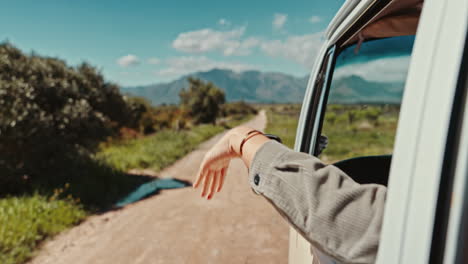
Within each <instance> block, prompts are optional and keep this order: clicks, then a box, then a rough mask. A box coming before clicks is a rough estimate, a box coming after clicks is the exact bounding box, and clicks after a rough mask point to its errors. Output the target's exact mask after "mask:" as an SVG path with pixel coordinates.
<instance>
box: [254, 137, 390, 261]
mask: <svg viewBox="0 0 468 264" xmlns="http://www.w3.org/2000/svg"><path fill="white" fill-rule="evenodd" d="M249 177H250V184H251V187H252V189H253V190H254V192H256V193H257V194H260V195H262V196H264V197H265V198H266V199H267V200H268V201H269V202H270V203H271V204H272V205H273V206H274V207H275V208H276V210H278V212H279V213H280V214H281V215H282V216H283V217H284V218H285V219H286V220H287V221H288V222H289V223H290V224H291V225H292V226H293V227H294V228H295V229H296V230H297V231H298V232H299V233H300V234H301V235H302V236H304V238H306V239H307V240H308V241H309V242H310V243H311V244H312V246H314V247H315V248H317V249H319V250H321V251H322V252H324V253H326V254H328V255H330V256H331V257H333V258H335V259H336V260H338V261H340V262H343V263H374V262H375V258H376V255H377V249H378V244H379V237H380V230H381V225H382V217H383V210H384V204H385V196H386V188H385V187H384V186H382V185H377V184H362V185H361V184H358V183H356V182H354V181H353V180H352V179H351V178H350V177H349V176H347V175H346V174H345V173H344V172H343V171H341V170H340V169H338V168H337V167H335V166H332V165H325V164H324V163H322V162H321V161H320V160H319V159H317V158H315V157H313V156H311V155H308V154H305V153H299V152H295V151H293V150H290V149H289V148H287V147H285V146H283V145H281V144H279V143H277V142H275V141H269V142H267V143H265V144H264V145H263V146H262V147H261V148H260V149H259V150H258V151H257V153H256V154H255V157H254V160H253V161H252V164H251V167H250V172H249Z"/></svg>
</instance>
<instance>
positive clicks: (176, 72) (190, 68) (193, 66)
mask: <svg viewBox="0 0 468 264" xmlns="http://www.w3.org/2000/svg"><path fill="white" fill-rule="evenodd" d="M166 64H167V65H168V67H167V68H166V69H163V70H161V71H158V72H156V74H157V75H159V76H161V77H166V78H172V77H179V76H181V75H185V74H189V73H193V72H198V71H208V70H211V69H214V68H218V69H229V70H233V71H235V72H241V71H246V70H252V69H256V68H257V67H255V66H252V65H248V64H243V63H238V62H222V61H215V60H211V59H209V58H207V57H205V56H184V57H175V58H170V59H168V60H166Z"/></svg>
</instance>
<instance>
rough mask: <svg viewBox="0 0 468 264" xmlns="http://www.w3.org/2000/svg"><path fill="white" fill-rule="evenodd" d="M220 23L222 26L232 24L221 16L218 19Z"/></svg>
mask: <svg viewBox="0 0 468 264" xmlns="http://www.w3.org/2000/svg"><path fill="white" fill-rule="evenodd" d="M218 24H219V25H221V26H230V25H231V22H230V21H229V20H227V19H225V18H221V19H219V20H218Z"/></svg>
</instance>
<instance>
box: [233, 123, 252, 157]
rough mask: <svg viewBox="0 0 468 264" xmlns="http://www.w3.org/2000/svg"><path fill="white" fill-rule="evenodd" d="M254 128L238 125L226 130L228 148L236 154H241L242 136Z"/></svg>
mask: <svg viewBox="0 0 468 264" xmlns="http://www.w3.org/2000/svg"><path fill="white" fill-rule="evenodd" d="M254 130H255V129H253V128H251V127H246V126H239V127H235V128H233V129H231V130H230V131H229V132H228V141H229V148H230V149H231V151H233V152H234V154H236V155H237V156H241V144H242V141H243V140H244V138H245V137H246V136H247V135H248V133H249V132H251V131H254Z"/></svg>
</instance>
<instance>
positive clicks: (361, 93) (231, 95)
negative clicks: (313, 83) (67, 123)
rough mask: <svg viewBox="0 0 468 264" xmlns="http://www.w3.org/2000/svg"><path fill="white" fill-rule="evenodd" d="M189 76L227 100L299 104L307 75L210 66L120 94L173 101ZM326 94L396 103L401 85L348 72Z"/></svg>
mask: <svg viewBox="0 0 468 264" xmlns="http://www.w3.org/2000/svg"><path fill="white" fill-rule="evenodd" d="M189 77H194V78H199V79H202V80H204V81H210V82H213V83H214V84H215V85H217V86H218V87H220V88H221V89H223V90H224V92H225V94H226V100H227V101H228V102H232V101H239V100H243V101H246V102H252V103H300V102H302V99H303V97H304V93H305V90H306V87H307V81H308V79H309V77H308V76H304V77H295V76H292V75H288V74H284V73H276V72H260V71H244V72H240V73H238V72H234V71H231V70H221V69H213V70H210V71H207V72H197V73H193V74H190V75H187V76H183V77H181V78H179V79H177V80H174V81H172V82H169V83H159V84H153V85H147V86H137V87H125V88H122V92H123V93H128V94H131V95H136V96H142V97H145V98H147V99H148V100H150V101H151V102H152V103H153V104H155V105H160V104H177V103H178V102H179V92H180V91H181V90H182V89H183V88H187V87H188V81H187V79H188V78H189ZM332 86H333V87H335V88H334V89H333V90H332V92H331V95H330V97H331V98H333V101H334V102H335V103H357V102H363V101H366V102H389V103H394V102H399V98H400V97H401V94H402V87H403V84H401V83H383V82H370V81H367V80H365V79H363V78H361V77H359V76H356V75H351V76H346V77H342V78H341V79H338V80H334V81H333V83H332Z"/></svg>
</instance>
